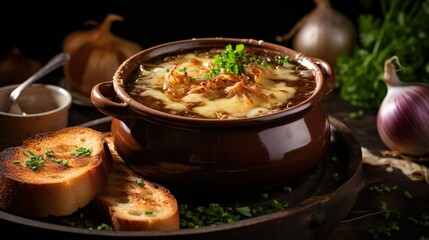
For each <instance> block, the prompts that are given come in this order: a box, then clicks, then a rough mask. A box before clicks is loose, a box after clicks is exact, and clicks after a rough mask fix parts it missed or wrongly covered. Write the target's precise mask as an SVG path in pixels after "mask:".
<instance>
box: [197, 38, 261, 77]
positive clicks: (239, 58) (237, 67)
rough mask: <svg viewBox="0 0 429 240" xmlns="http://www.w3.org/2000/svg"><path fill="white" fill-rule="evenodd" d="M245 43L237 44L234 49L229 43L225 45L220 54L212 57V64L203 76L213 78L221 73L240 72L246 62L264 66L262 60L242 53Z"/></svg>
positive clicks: (242, 70)
mask: <svg viewBox="0 0 429 240" xmlns="http://www.w3.org/2000/svg"><path fill="white" fill-rule="evenodd" d="M244 49H245V45H244V44H237V45H235V49H234V48H233V47H232V45H231V44H228V45H227V46H226V47H225V50H224V51H223V52H222V54H221V55H215V56H214V57H213V64H214V66H210V67H209V69H210V72H209V73H207V74H204V77H207V78H213V77H216V76H217V75H219V74H221V73H234V74H237V75H238V74H241V73H243V72H244V68H245V66H246V64H248V63H256V64H258V65H261V66H266V63H264V62H263V61H262V60H260V59H257V58H255V57H253V56H250V55H247V54H245V53H244Z"/></svg>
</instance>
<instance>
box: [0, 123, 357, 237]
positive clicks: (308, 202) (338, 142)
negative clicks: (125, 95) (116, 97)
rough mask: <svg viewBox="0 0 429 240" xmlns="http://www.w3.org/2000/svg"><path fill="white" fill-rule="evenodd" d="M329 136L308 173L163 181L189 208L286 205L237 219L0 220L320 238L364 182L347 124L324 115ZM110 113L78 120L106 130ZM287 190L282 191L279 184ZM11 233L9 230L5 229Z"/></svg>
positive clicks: (27, 227) (35, 227)
mask: <svg viewBox="0 0 429 240" xmlns="http://www.w3.org/2000/svg"><path fill="white" fill-rule="evenodd" d="M329 119H330V123H331V129H332V138H331V143H330V150H329V153H328V154H327V155H326V156H325V158H324V159H323V161H321V163H320V164H319V166H318V168H317V169H316V170H315V171H314V172H313V173H312V174H310V175H307V176H303V177H301V178H299V179H295V180H293V181H290V182H288V183H285V184H282V185H279V186H273V187H270V188H266V189H255V191H249V190H246V191H235V192H225V191H223V192H213V191H210V192H208V191H204V189H175V188H174V187H172V186H166V187H167V188H169V189H170V190H171V191H172V193H173V194H174V195H175V196H176V198H177V200H178V203H179V204H183V203H186V204H188V205H189V206H190V208H193V207H196V206H208V204H210V203H219V204H221V206H232V207H237V206H238V207H239V206H249V207H251V208H256V207H259V208H262V209H266V210H269V209H270V207H271V205H272V203H273V201H277V202H279V203H281V204H283V205H284V204H287V205H288V206H287V207H286V208H284V209H282V210H277V211H273V212H271V213H265V214H261V215H258V216H252V217H250V218H242V220H239V221H237V222H233V223H228V224H222V225H216V226H209V227H200V228H182V229H180V230H176V231H100V230H89V229H86V228H79V227H70V226H67V225H64V224H63V223H62V221H63V220H64V218H61V219H59V218H57V219H55V218H54V219H30V218H25V217H20V216H17V215H14V214H10V213H7V212H3V211H0V223H1V224H2V226H3V227H2V229H4V231H6V233H4V234H7V233H12V234H13V235H12V236H14V237H15V236H16V237H18V236H31V237H33V238H34V237H36V238H37V237H46V236H49V237H58V238H61V239H117V238H125V237H127V238H131V237H138V238H140V239H186V240H193V239H208V240H210V239H213V240H214V239H216V240H220V239H228V240H229V239H246V240H248V239H270V240H276V239H279V240H280V239H323V238H324V237H325V236H327V235H328V234H329V233H330V232H331V231H332V230H333V229H334V228H335V227H336V226H337V225H338V224H339V223H340V222H341V220H343V218H344V217H345V216H346V215H347V214H348V212H349V211H350V210H351V209H352V207H353V205H354V204H355V202H356V199H357V197H358V195H359V193H360V191H361V190H362V189H363V187H364V185H365V181H364V176H363V174H362V164H361V159H362V154H361V147H360V145H359V144H358V142H357V141H356V140H355V138H354V137H353V135H352V134H351V133H350V131H349V129H348V128H347V127H346V126H345V125H344V124H343V123H341V122H340V121H338V120H337V119H335V118H333V117H329ZM110 121H111V118H110V117H106V118H102V119H98V120H94V121H91V122H88V123H85V124H83V125H82V126H86V127H91V128H94V129H96V130H99V131H110ZM285 187H288V188H291V189H292V191H291V192H288V191H285V190H284V188H285ZM9 236H10V235H9Z"/></svg>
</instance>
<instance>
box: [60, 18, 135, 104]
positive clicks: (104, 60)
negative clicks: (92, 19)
mask: <svg viewBox="0 0 429 240" xmlns="http://www.w3.org/2000/svg"><path fill="white" fill-rule="evenodd" d="M122 20H123V18H122V17H121V16H119V15H116V14H108V15H107V17H106V18H105V19H104V21H103V22H102V23H101V24H100V25H99V26H97V27H95V28H93V29H90V30H81V31H75V32H72V33H70V34H68V35H67V36H66V37H65V39H64V42H63V50H64V52H67V53H69V54H70V61H69V62H68V63H67V64H66V65H65V66H64V76H65V78H66V79H67V81H68V82H69V85H70V88H71V89H72V90H73V91H77V92H79V93H81V94H84V95H87V96H89V94H90V93H91V90H92V87H93V86H94V85H96V84H97V83H100V82H104V81H110V80H112V79H113V75H114V73H115V71H116V69H117V68H118V67H119V65H120V64H121V63H122V62H123V61H125V60H126V59H127V58H129V57H131V56H132V55H133V54H135V53H137V52H139V51H141V50H142V47H141V46H140V45H139V44H137V43H135V42H132V41H129V40H127V39H123V38H121V37H117V36H115V35H113V34H112V33H111V31H110V27H111V24H112V22H113V21H122Z"/></svg>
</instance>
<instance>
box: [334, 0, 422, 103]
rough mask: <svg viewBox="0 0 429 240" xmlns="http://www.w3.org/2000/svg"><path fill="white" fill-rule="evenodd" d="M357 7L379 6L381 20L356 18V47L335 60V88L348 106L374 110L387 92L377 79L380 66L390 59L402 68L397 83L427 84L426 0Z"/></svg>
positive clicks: (396, 0)
mask: <svg viewBox="0 0 429 240" xmlns="http://www.w3.org/2000/svg"><path fill="white" fill-rule="evenodd" d="M361 3H362V4H364V5H363V6H370V5H371V4H373V3H380V9H381V16H378V15H376V14H369V13H368V14H367V13H362V14H360V15H359V16H358V19H357V20H358V21H357V23H358V32H359V43H358V46H357V47H356V48H355V50H354V51H353V53H352V54H351V55H341V56H339V58H338V59H337V64H336V69H335V72H336V76H335V77H336V80H335V87H336V88H337V89H339V91H340V94H341V97H342V98H343V99H344V100H346V101H348V102H349V103H350V104H352V105H354V106H360V107H366V108H377V107H379V106H380V104H381V102H382V101H383V99H384V97H385V95H386V92H387V87H386V84H384V82H383V81H382V79H381V77H382V75H383V73H384V62H385V60H386V59H388V58H389V57H391V56H393V55H396V56H398V57H399V59H400V60H401V64H402V65H403V67H404V68H403V69H402V71H401V72H400V73H398V75H399V76H400V78H401V80H403V81H404V82H426V83H429V54H428V53H429V24H428V23H429V0H380V1H368V0H361ZM372 7H374V6H372Z"/></svg>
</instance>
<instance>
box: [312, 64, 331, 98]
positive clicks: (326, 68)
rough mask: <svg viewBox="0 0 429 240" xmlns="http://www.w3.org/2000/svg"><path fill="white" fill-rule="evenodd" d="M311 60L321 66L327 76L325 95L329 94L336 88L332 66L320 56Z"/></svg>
mask: <svg viewBox="0 0 429 240" xmlns="http://www.w3.org/2000/svg"><path fill="white" fill-rule="evenodd" d="M311 60H312V61H313V62H315V63H316V64H317V66H319V68H320V69H321V70H322V72H323V75H324V76H325V84H324V85H325V95H327V94H329V93H330V92H331V91H332V90H333V89H334V72H333V71H332V67H331V66H330V65H329V64H328V63H327V62H325V61H323V60H322V59H320V58H314V57H312V58H311Z"/></svg>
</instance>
